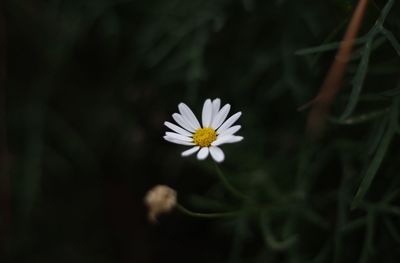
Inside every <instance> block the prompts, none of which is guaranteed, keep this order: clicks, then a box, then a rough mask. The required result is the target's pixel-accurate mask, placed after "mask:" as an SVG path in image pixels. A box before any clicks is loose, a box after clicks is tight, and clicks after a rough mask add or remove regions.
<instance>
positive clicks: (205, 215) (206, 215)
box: [176, 204, 238, 218]
mask: <svg viewBox="0 0 400 263" xmlns="http://www.w3.org/2000/svg"><path fill="white" fill-rule="evenodd" d="M176 208H177V209H178V210H179V211H180V212H182V213H183V214H185V215H188V216H192V217H199V218H223V217H232V216H235V215H237V214H238V212H223V213H198V212H193V211H190V210H189V209H187V208H185V207H184V206H182V205H180V204H176Z"/></svg>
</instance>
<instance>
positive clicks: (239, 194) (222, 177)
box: [215, 163, 250, 200]
mask: <svg viewBox="0 0 400 263" xmlns="http://www.w3.org/2000/svg"><path fill="white" fill-rule="evenodd" d="M215 169H216V170H217V175H218V177H219V179H220V180H221V183H222V184H223V185H224V187H225V188H226V189H227V190H228V191H229V192H231V193H232V194H233V195H234V196H236V197H238V198H240V199H247V200H248V199H250V198H249V197H248V196H247V195H245V194H243V193H242V192H240V191H239V190H237V189H236V188H235V187H234V186H233V185H232V184H231V183H230V182H229V181H228V179H227V178H226V177H225V175H224V173H223V172H222V170H221V168H219V166H218V164H216V163H215Z"/></svg>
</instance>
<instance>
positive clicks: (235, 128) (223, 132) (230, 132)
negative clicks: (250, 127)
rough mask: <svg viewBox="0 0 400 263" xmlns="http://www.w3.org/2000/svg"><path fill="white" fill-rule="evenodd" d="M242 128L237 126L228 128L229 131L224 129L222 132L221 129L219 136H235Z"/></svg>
mask: <svg viewBox="0 0 400 263" xmlns="http://www.w3.org/2000/svg"><path fill="white" fill-rule="evenodd" d="M221 127H222V126H221ZM241 127H242V126H240V125H235V126H232V127H230V128H228V129H224V130H222V131H221V129H219V131H218V134H219V135H224V136H225V135H233V134H235V133H236V132H237V131H238V130H240V128H241Z"/></svg>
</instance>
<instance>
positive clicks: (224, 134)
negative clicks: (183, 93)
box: [164, 99, 243, 162]
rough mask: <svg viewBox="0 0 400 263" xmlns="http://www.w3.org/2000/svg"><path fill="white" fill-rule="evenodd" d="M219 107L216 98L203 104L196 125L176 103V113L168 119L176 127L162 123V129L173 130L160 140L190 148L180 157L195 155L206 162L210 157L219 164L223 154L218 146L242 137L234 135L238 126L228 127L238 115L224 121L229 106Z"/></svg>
mask: <svg viewBox="0 0 400 263" xmlns="http://www.w3.org/2000/svg"><path fill="white" fill-rule="evenodd" d="M220 106H221V100H220V99H214V100H213V101H211V99H207V100H206V101H205V102H204V106H203V112H202V115H201V125H200V123H199V121H198V120H197V118H196V116H195V115H194V114H193V112H192V111H191V110H190V108H189V107H188V106H187V105H186V104H185V103H180V104H179V105H178V109H179V113H174V114H172V118H173V119H174V120H175V121H176V123H177V124H179V126H177V125H175V124H173V123H171V122H168V121H166V122H164V124H165V126H167V127H168V128H170V129H171V130H172V131H174V132H169V131H167V132H166V133H165V136H164V139H165V140H167V141H169V142H172V143H176V144H181V145H186V146H192V147H191V148H190V149H189V150H186V151H184V152H182V156H189V155H191V154H194V153H196V152H197V159H199V160H204V159H206V158H207V156H208V155H209V154H210V155H211V157H212V158H213V159H214V160H215V161H216V162H222V161H223V160H224V159H225V154H224V152H223V151H222V150H221V148H220V147H218V146H220V145H222V144H225V143H234V142H240V141H241V140H243V137H242V136H236V135H235V133H236V132H237V131H238V130H240V128H241V126H240V125H235V126H232V125H233V124H234V123H235V122H236V121H237V120H238V119H239V117H240V116H241V115H242V113H241V112H238V113H235V114H234V115H232V116H231V117H230V118H228V119H227V120H226V117H227V116H228V114H229V110H230V109H231V105H229V104H226V105H225V106H223V107H222V108H220Z"/></svg>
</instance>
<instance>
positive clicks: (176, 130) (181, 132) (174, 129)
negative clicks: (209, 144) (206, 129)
mask: <svg viewBox="0 0 400 263" xmlns="http://www.w3.org/2000/svg"><path fill="white" fill-rule="evenodd" d="M164 125H165V126H167V127H168V128H170V129H171V130H173V131H174V132H176V133H179V134H181V135H184V136H190V137H191V136H192V135H193V134H191V133H190V132H188V131H187V130H184V129H182V128H181V127H179V126H177V125H175V124H173V123H170V122H168V121H166V122H164Z"/></svg>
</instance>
